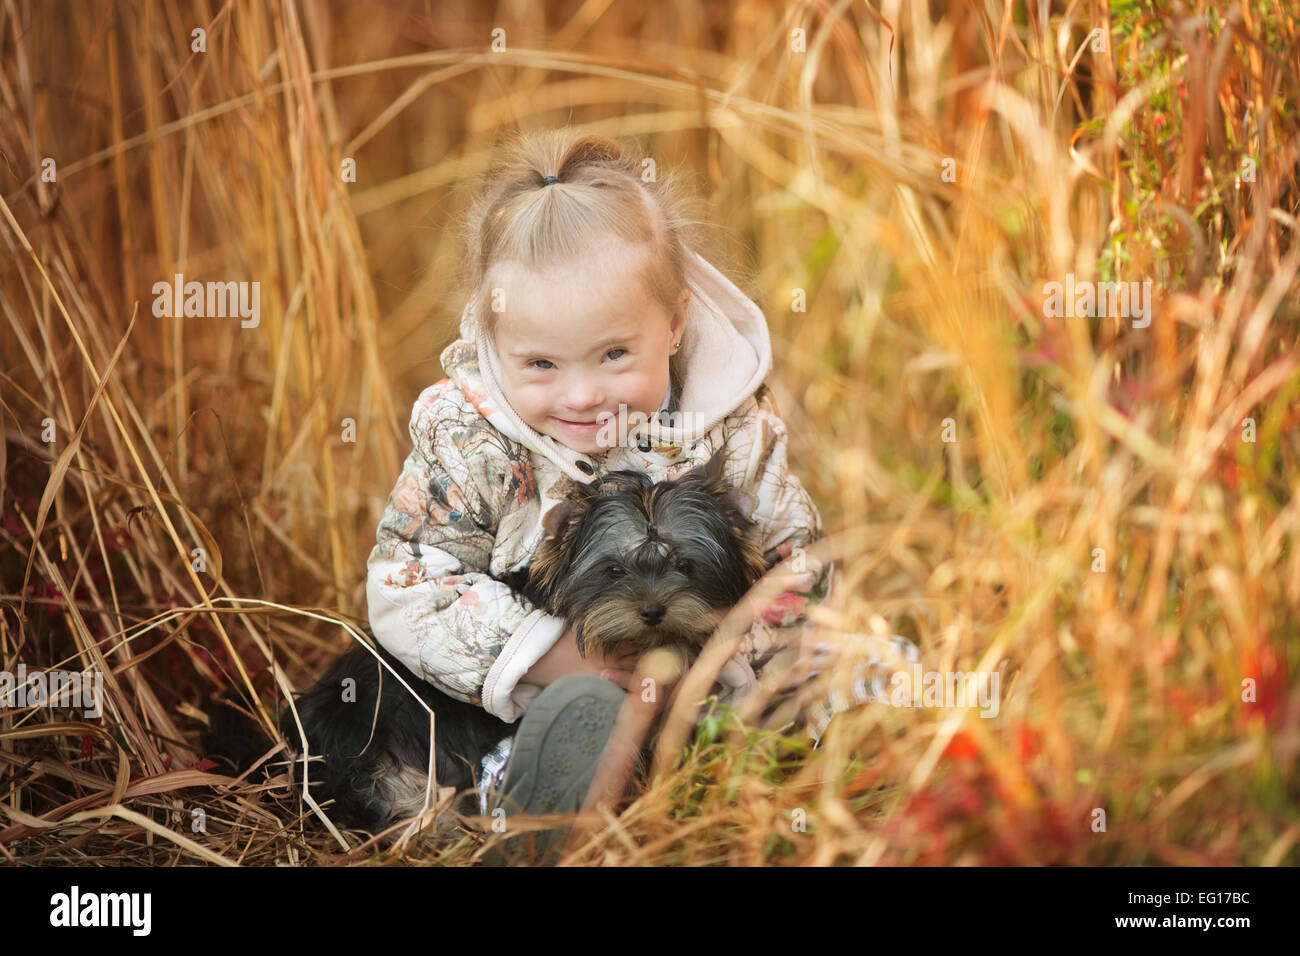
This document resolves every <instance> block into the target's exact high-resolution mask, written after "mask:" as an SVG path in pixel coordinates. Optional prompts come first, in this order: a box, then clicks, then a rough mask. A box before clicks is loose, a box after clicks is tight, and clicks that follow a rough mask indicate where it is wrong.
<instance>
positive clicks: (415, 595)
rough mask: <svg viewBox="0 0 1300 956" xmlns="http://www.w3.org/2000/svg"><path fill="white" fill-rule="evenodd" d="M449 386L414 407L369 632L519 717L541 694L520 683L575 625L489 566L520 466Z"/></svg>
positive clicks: (372, 575)
mask: <svg viewBox="0 0 1300 956" xmlns="http://www.w3.org/2000/svg"><path fill="white" fill-rule="evenodd" d="M450 388H451V387H450V386H449V383H447V381H446V380H444V381H443V382H440V383H438V384H437V385H433V386H430V387H429V388H428V389H426V390H425V391H424V392H423V393H422V394H421V395H420V398H419V399H418V400H417V401H416V404H415V408H414V410H413V411H412V414H411V423H410V431H411V439H412V442H413V446H414V447H413V449H412V451H411V453H410V455H409V456H408V457H407V459H406V461H405V463H404V464H403V466H402V472H401V475H400V476H399V477H398V479H397V484H396V486H395V487H394V488H393V491H392V494H391V495H390V496H389V499H388V503H387V505H386V506H385V507H384V512H383V515H382V517H381V518H380V521H379V528H378V530H377V532H376V534H375V542H376V543H375V546H374V548H373V549H372V550H371V552H370V557H369V559H368V560H367V562H366V568H367V575H366V598H367V604H368V607H369V617H370V627H371V630H372V631H373V632H374V634H375V637H376V639H377V640H378V641H379V643H380V644H382V645H383V646H384V647H385V648H386V649H387V650H388V651H390V652H391V653H392V654H393V655H394V656H395V657H397V658H398V659H399V660H401V661H402V663H404V664H405V665H406V666H407V667H409V668H410V669H411V671H412V672H413V673H415V674H418V675H420V676H421V677H423V678H424V679H425V680H426V681H428V682H429V683H430V684H432V685H434V686H435V687H437V688H438V689H439V690H441V691H443V692H444V693H446V694H449V695H450V696H452V697H456V698H458V699H460V700H463V701H467V702H469V703H472V704H476V705H478V706H481V707H483V708H484V709H485V710H487V711H488V712H489V713H491V714H494V715H495V716H497V717H499V718H501V719H502V720H505V721H514V720H517V719H518V718H519V716H520V715H521V714H522V713H523V711H524V710H525V709H526V707H527V706H528V703H529V702H531V700H532V698H533V697H535V696H536V695H537V693H539V692H540V688H537V687H532V686H529V685H527V684H522V685H521V684H520V678H521V677H522V676H523V675H524V673H525V672H526V671H527V670H528V668H529V667H531V666H532V665H533V664H534V663H536V661H537V659H538V658H540V657H541V656H542V655H543V654H544V653H546V651H548V650H549V649H550V648H551V647H552V646H553V645H554V643H555V641H556V640H557V639H558V638H559V636H560V634H561V633H563V631H564V621H563V619H561V618H558V617H552V616H551V615H548V614H546V613H544V612H543V611H542V610H541V609H540V608H538V607H536V606H535V605H533V604H531V603H530V602H528V601H527V600H526V599H524V598H523V597H522V596H520V595H518V594H516V593H515V592H514V591H512V590H511V589H510V588H509V587H508V586H507V585H505V584H503V583H502V582H500V581H497V580H496V579H494V578H493V577H491V576H490V575H489V573H488V568H489V564H490V561H491V556H492V549H493V544H494V541H495V539H496V531H497V527H498V522H499V520H500V515H501V508H502V507H503V505H504V498H505V493H504V488H505V481H504V479H503V478H502V477H501V476H502V475H503V474H508V473H509V469H510V462H509V461H507V460H505V454H506V453H504V452H503V451H502V445H501V439H500V437H499V436H491V435H489V434H487V433H486V432H487V430H489V429H491V426H490V425H489V424H488V423H487V422H486V421H485V420H483V419H482V417H481V416H479V415H477V413H476V412H474V411H473V409H472V408H471V407H469V406H465V405H463V403H462V402H460V401H459V400H457V399H456V398H455V397H454V396H452V395H450V394H449V392H450ZM498 499H500V500H498Z"/></svg>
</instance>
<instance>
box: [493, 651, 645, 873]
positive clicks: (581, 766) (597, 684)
mask: <svg viewBox="0 0 1300 956" xmlns="http://www.w3.org/2000/svg"><path fill="white" fill-rule="evenodd" d="M626 696H627V695H626V692H625V691H623V690H622V689H620V688H619V687H618V686H617V685H615V684H614V683H612V682H611V681H607V680H604V679H603V678H600V677H594V676H591V675H588V674H574V675H570V676H568V677H564V678H561V679H560V680H558V681H556V682H555V683H554V684H552V685H550V686H549V687H547V688H546V690H544V691H543V692H542V693H541V694H540V695H538V697H537V699H536V700H534V701H533V703H532V705H531V706H530V707H529V708H528V712H527V713H525V714H524V718H523V720H522V721H521V722H520V725H519V732H518V733H517V734H516V735H515V742H514V746H513V747H512V749H511V753H510V760H509V762H508V763H507V765H506V769H505V773H504V775H503V777H502V784H501V790H500V792H499V793H498V794H497V795H496V797H495V798H494V800H493V801H492V806H491V810H492V811H495V810H496V809H497V808H498V807H502V806H504V807H505V808H506V814H507V816H509V815H510V814H512V813H515V814H520V813H522V814H529V815H535V814H543V813H556V812H560V813H571V812H576V811H577V810H578V809H579V808H580V807H581V805H582V801H583V799H584V798H585V797H586V795H587V790H588V789H589V788H590V786H591V781H592V778H593V777H594V776H595V775H596V768H597V767H598V766H599V765H600V758H601V755H602V753H603V752H604V750H605V745H606V743H608V741H609V737H610V734H611V733H612V732H613V729H614V721H615V719H616V718H617V717H618V711H619V708H620V707H621V706H622V704H623V699H624V698H625V697H626ZM568 832H569V828H567V827H564V828H556V829H551V830H541V831H532V832H530V833H528V834H526V835H525V836H526V837H532V841H531V842H532V843H533V844H534V850H533V852H534V855H535V856H537V857H540V858H542V859H546V858H547V857H549V856H550V854H551V851H553V850H554V849H555V848H557V847H558V845H559V844H560V843H561V842H562V841H563V839H564V838H565V836H567V835H568ZM529 842H530V841H529V840H527V839H518V840H514V841H511V842H510V843H506V844H505V845H503V844H502V843H498V844H497V846H495V847H493V848H491V849H490V850H488V852H487V853H485V854H484V856H483V862H484V864H486V865H488V866H501V865H507V864H509V863H515V862H522V857H523V856H524V851H525V850H526V849H527V847H526V844H527V843H529ZM507 848H509V849H507ZM551 862H553V861H551Z"/></svg>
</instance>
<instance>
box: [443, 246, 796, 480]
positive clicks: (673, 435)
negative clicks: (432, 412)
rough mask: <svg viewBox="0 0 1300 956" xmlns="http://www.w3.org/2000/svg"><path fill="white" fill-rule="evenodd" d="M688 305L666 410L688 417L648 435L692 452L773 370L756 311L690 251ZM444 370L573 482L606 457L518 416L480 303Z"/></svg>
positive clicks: (508, 432)
mask: <svg viewBox="0 0 1300 956" xmlns="http://www.w3.org/2000/svg"><path fill="white" fill-rule="evenodd" d="M686 282H687V286H688V288H689V289H690V291H691V297H690V301H689V302H688V304H687V306H686V325H685V328H684V330H683V332H682V338H681V343H682V348H681V352H680V354H679V355H678V356H677V360H676V361H677V363H678V371H679V375H680V382H681V390H680V395H675V394H671V393H672V387H671V385H670V400H669V403H668V407H667V411H669V412H670V413H671V412H680V413H682V414H679V415H675V416H671V417H669V418H668V419H667V420H665V421H661V420H658V419H651V421H650V422H649V423H647V424H646V425H645V426H644V433H645V434H646V435H647V436H648V437H649V439H650V440H651V442H653V443H655V444H659V445H666V444H672V445H680V446H685V445H689V444H691V443H693V442H695V441H698V440H699V439H701V438H703V437H704V436H705V435H706V434H707V433H708V432H709V431H710V430H711V429H712V428H713V427H714V426H715V425H717V424H718V422H720V421H722V419H723V418H725V417H726V416H727V415H729V414H731V413H732V412H734V411H735V410H736V409H737V408H738V407H739V406H740V405H742V404H743V403H744V402H745V400H746V399H748V398H749V397H750V396H751V395H753V394H754V392H755V391H757V390H758V388H759V386H760V385H762V384H763V380H764V379H765V378H766V377H767V373H768V371H770V369H771V367H772V345H771V339H770V338H769V336H768V331H767V320H766V319H765V318H764V317H763V313H762V311H761V310H760V309H759V308H758V306H757V305H756V304H755V303H754V302H753V301H752V300H751V299H750V298H749V297H748V296H746V295H745V294H744V293H743V292H741V291H740V289H738V288H737V287H736V286H735V284H734V283H733V282H731V280H730V279H728V278H727V277H726V276H724V275H723V274H722V273H721V272H719V271H718V270H717V269H716V268H715V267H714V266H713V264H712V263H710V262H709V261H708V260H707V259H705V258H704V257H703V256H701V255H699V254H698V253H696V252H695V251H694V250H687V265H686ZM442 367H443V370H444V371H445V372H446V374H447V377H448V378H450V379H451V380H452V382H453V383H454V384H455V385H456V387H457V388H459V389H460V391H461V393H462V394H463V395H464V396H465V398H466V400H467V401H469V402H470V404H472V405H473V406H474V407H475V408H476V409H477V410H478V411H479V413H480V414H481V415H483V417H484V418H486V419H487V420H488V421H489V422H490V423H491V424H492V425H493V427H495V428H496V429H497V430H498V431H500V432H501V433H502V434H503V435H505V436H506V437H507V438H510V439H513V440H514V441H517V442H519V443H520V444H521V445H523V446H524V447H525V448H528V449H530V450H532V451H534V452H536V453H538V454H540V455H543V456H545V457H546V458H547V459H549V460H550V461H552V462H554V463H555V465H556V466H557V467H558V468H559V469H560V470H561V471H562V472H564V473H565V474H566V475H568V476H569V477H570V478H572V479H574V480H575V481H578V482H583V483H585V482H588V481H590V480H591V478H592V476H593V475H594V474H595V473H596V471H597V470H598V466H599V462H600V461H602V460H603V459H604V457H605V454H604V453H601V454H598V455H585V454H582V453H580V452H576V451H574V450H573V449H571V448H569V447H568V446H566V445H563V444H561V443H560V442H558V441H556V440H555V439H554V438H552V437H551V436H549V435H543V434H541V433H540V432H538V431H537V430H536V429H534V428H533V427H532V426H530V425H528V424H527V423H526V422H524V421H523V419H521V418H520V417H519V415H518V414H517V413H516V412H515V410H514V409H513V408H511V407H510V403H509V402H508V401H507V400H506V397H505V395H504V393H503V392H502V388H501V366H500V362H499V359H498V357H497V354H496V350H495V349H494V348H493V346H492V343H491V341H490V340H489V338H488V336H487V332H486V330H485V329H484V328H483V326H482V325H481V324H480V322H479V320H478V317H477V312H476V309H475V302H474V299H473V298H471V299H470V301H469V302H468V303H467V304H466V306H465V309H464V311H463V312H462V313H461V318H460V338H458V339H457V340H456V341H455V342H453V343H451V345H449V346H447V348H446V349H444V350H443V353H442Z"/></svg>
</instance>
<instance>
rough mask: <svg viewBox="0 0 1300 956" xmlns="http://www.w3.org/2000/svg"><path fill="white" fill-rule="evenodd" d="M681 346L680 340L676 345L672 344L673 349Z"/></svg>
mask: <svg viewBox="0 0 1300 956" xmlns="http://www.w3.org/2000/svg"><path fill="white" fill-rule="evenodd" d="M681 347H682V343H681V342H678V343H677V344H676V345H674V346H673V348H675V349H679V348H681Z"/></svg>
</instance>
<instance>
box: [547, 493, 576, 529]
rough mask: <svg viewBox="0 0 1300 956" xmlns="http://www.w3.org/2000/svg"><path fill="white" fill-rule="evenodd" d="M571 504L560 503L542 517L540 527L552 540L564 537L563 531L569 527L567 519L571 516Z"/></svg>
mask: <svg viewBox="0 0 1300 956" xmlns="http://www.w3.org/2000/svg"><path fill="white" fill-rule="evenodd" d="M573 507H574V505H573V502H572V501H568V500H565V501H561V502H560V503H559V504H558V505H556V506H555V507H553V508H552V509H551V510H550V511H548V512H546V514H544V515H542V527H543V528H545V529H546V533H547V534H548V535H550V536H551V537H552V538H560V537H563V535H564V529H565V528H567V527H568V526H569V518H571V517H572V516H573Z"/></svg>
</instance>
